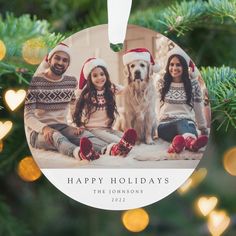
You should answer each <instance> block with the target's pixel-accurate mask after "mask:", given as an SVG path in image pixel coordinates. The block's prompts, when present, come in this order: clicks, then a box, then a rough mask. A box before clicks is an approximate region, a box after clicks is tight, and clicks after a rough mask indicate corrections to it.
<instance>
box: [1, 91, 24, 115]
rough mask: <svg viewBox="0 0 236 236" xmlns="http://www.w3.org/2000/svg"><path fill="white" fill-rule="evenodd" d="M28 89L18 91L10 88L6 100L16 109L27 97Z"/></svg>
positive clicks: (12, 108) (9, 105)
mask: <svg viewBox="0 0 236 236" xmlns="http://www.w3.org/2000/svg"><path fill="white" fill-rule="evenodd" d="M25 96H26V91H25V90H24V89H20V90H18V91H14V90H8V91H7V92H6V93H5V101H6V103H7V105H8V107H9V108H10V109H11V110H12V111H14V110H15V109H16V108H17V107H18V106H19V105H20V104H21V103H22V102H23V101H24V99H25Z"/></svg>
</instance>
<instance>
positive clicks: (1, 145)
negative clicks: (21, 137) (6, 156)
mask: <svg viewBox="0 0 236 236" xmlns="http://www.w3.org/2000/svg"><path fill="white" fill-rule="evenodd" d="M2 150H3V141H2V140H0V152H2Z"/></svg>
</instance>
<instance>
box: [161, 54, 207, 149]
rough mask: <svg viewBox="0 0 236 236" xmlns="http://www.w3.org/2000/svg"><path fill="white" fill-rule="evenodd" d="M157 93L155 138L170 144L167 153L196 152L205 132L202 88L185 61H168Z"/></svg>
mask: <svg viewBox="0 0 236 236" xmlns="http://www.w3.org/2000/svg"><path fill="white" fill-rule="evenodd" d="M192 70H194V67H193V66H192ZM157 90H158V91H157V92H158V99H157V100H158V102H157V104H158V105H157V116H158V136H159V137H160V138H162V139H164V140H166V141H168V142H171V146H170V148H169V150H168V152H169V153H174V152H175V153H180V152H181V151H182V150H183V149H184V148H186V149H188V150H189V151H193V152H197V151H198V150H199V149H200V148H202V147H204V146H205V145H206V144H207V141H208V137H207V134H208V130H207V126H206V119H205V116H204V112H203V98H202V93H201V88H200V86H199V83H198V81H197V79H196V78H190V74H189V70H188V64H187V62H186V60H185V59H184V57H182V56H181V55H179V54H173V55H171V56H170V57H169V59H168V62H167V66H166V73H165V75H164V76H163V78H162V79H160V80H159V81H158V83H157ZM197 129H198V130H200V132H201V135H200V136H198V132H197Z"/></svg>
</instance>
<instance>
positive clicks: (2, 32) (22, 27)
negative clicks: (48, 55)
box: [0, 13, 65, 62]
mask: <svg viewBox="0 0 236 236" xmlns="http://www.w3.org/2000/svg"><path fill="white" fill-rule="evenodd" d="M49 27H50V25H49V23H48V22H47V21H46V20H37V18H36V16H34V17H32V18H31V17H30V15H22V16H20V17H18V18H17V17H15V16H14V15H13V14H10V13H7V14H6V17H5V18H3V17H2V16H1V15H0V39H1V40H2V41H3V42H4V44H5V46H6V48H7V55H6V57H5V59H4V60H7V61H8V62H10V61H11V60H12V61H13V60H14V58H15V57H17V58H18V60H19V58H22V46H23V44H24V43H25V42H26V41H27V40H29V39H32V38H39V37H40V38H41V39H42V40H43V41H44V42H45V44H46V45H47V47H48V49H49V50H50V49H52V48H53V47H55V46H56V44H57V43H58V42H61V41H62V40H63V39H64V38H65V37H64V36H63V35H62V34H55V33H51V32H50V28H49Z"/></svg>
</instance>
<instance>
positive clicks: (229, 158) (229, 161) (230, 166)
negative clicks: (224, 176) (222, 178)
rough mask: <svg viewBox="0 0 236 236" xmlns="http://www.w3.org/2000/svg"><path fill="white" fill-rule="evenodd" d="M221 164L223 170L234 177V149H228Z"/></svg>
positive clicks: (235, 168)
mask: <svg viewBox="0 0 236 236" xmlns="http://www.w3.org/2000/svg"><path fill="white" fill-rule="evenodd" d="M223 162H224V168H225V170H226V171H227V172H228V173H229V174H231V175H233V176H236V147H233V148H231V149H229V150H228V151H227V152H226V153H225V154H224V158H223Z"/></svg>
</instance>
